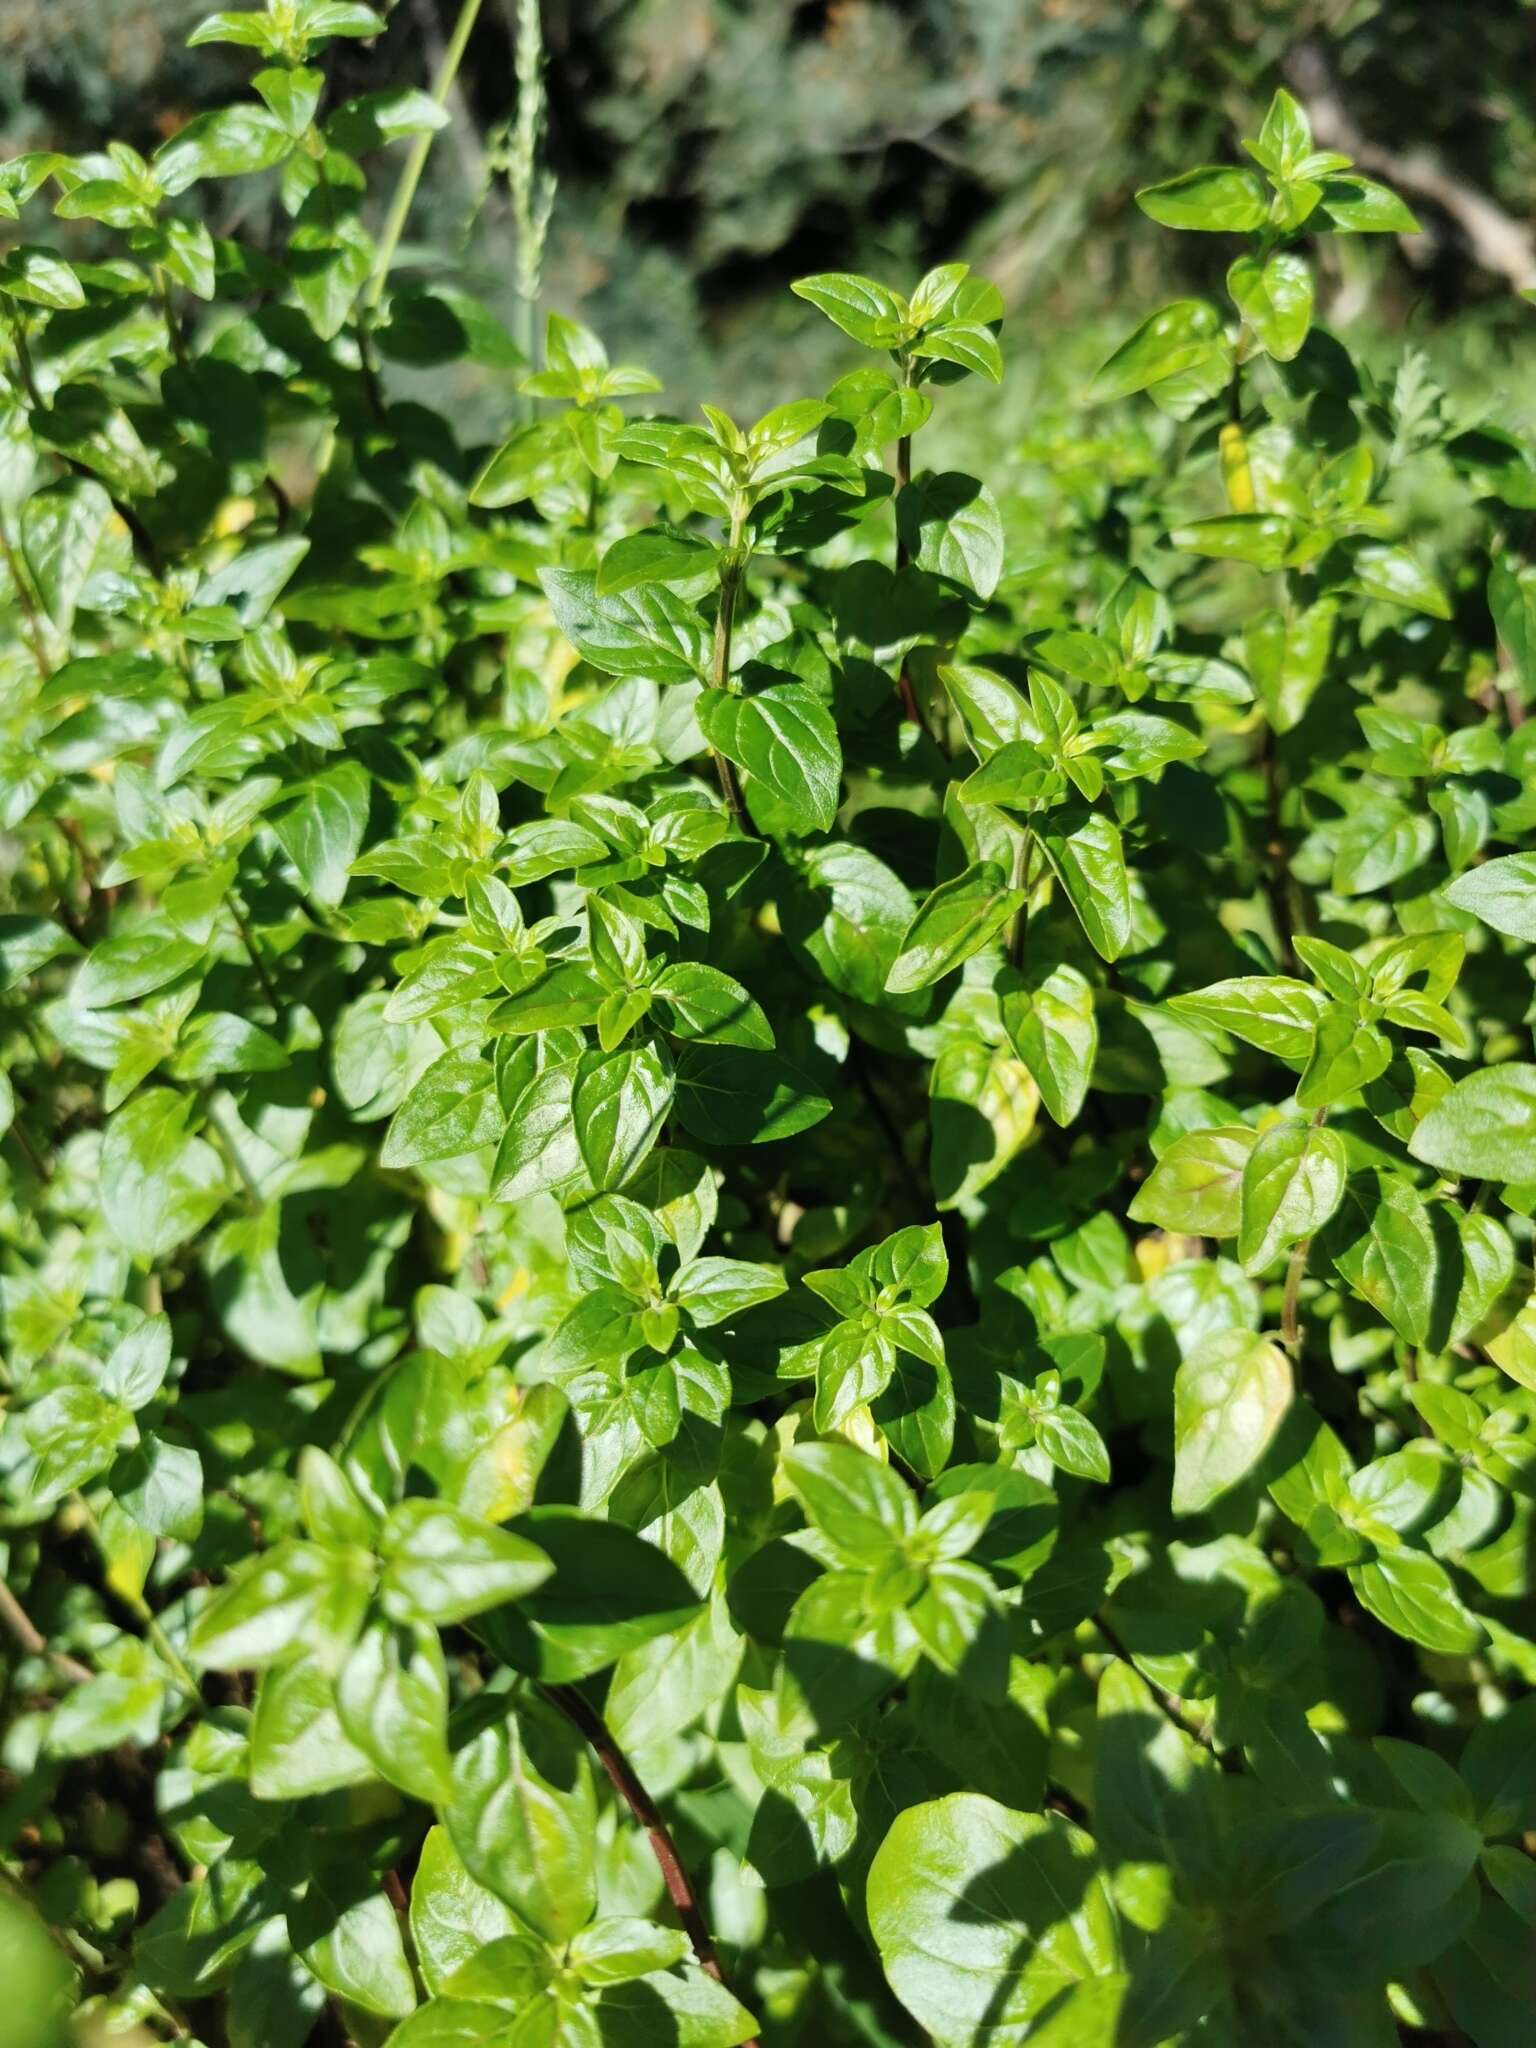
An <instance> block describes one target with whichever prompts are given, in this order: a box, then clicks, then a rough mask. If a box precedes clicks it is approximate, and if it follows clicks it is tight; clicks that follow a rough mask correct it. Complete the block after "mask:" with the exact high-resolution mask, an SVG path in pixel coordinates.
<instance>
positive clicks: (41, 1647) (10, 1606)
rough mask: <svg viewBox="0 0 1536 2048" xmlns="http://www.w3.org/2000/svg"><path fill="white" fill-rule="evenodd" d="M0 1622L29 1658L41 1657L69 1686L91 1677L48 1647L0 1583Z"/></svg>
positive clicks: (75, 1661) (81, 1666)
mask: <svg viewBox="0 0 1536 2048" xmlns="http://www.w3.org/2000/svg"><path fill="white" fill-rule="evenodd" d="M0 1622H4V1624H5V1626H6V1628H7V1629H8V1630H9V1632H10V1634H11V1635H12V1636H13V1637H14V1638H15V1640H16V1642H17V1644H18V1645H19V1646H20V1648H21V1649H22V1650H24V1651H25V1652H26V1654H27V1656H29V1657H41V1658H43V1659H44V1661H45V1662H46V1663H48V1664H50V1665H51V1666H52V1667H53V1669H54V1670H55V1671H56V1672H57V1673H58V1675H59V1677H60V1678H62V1679H64V1680H65V1681H66V1682H67V1683H68V1684H70V1685H84V1684H85V1682H86V1680H87V1679H88V1678H90V1677H91V1676H93V1674H92V1672H91V1671H90V1669H89V1667H88V1666H86V1665H84V1664H82V1663H80V1661H79V1660H78V1658H75V1657H71V1656H69V1655H68V1654H67V1653H66V1652H65V1651H63V1650H53V1649H50V1648H49V1646H48V1638H47V1637H46V1636H45V1635H44V1634H43V1632H42V1630H41V1629H40V1628H39V1627H38V1626H37V1624H36V1623H35V1622H34V1621H33V1619H32V1617H31V1616H30V1615H29V1614H28V1613H27V1611H26V1609H25V1608H24V1607H23V1606H22V1604H21V1602H20V1601H19V1600H18V1599H17V1598H16V1595H15V1594H14V1593H13V1592H12V1591H11V1589H10V1587H9V1586H8V1585H6V1584H5V1582H4V1580H0Z"/></svg>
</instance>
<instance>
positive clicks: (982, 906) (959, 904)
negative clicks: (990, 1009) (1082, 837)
mask: <svg viewBox="0 0 1536 2048" xmlns="http://www.w3.org/2000/svg"><path fill="white" fill-rule="evenodd" d="M1023 901H1024V892H1023V890H1022V889H1016V888H1010V887H1009V886H1008V877H1007V874H1006V872H1005V871H1004V869H1003V868H1001V867H1000V866H999V865H998V863H997V862H996V861H987V860H984V861H976V862H974V863H973V864H972V865H971V866H970V867H968V868H966V869H965V871H964V872H963V873H962V874H958V875H955V876H953V877H952V878H951V879H950V880H949V881H947V882H940V884H939V885H938V887H937V888H936V889H935V890H934V891H933V892H932V894H931V895H929V896H928V897H927V898H926V900H925V901H924V902H923V903H921V904H920V905H919V906H918V909H917V912H916V914H915V915H914V917H913V919H912V922H911V923H910V924H909V925H908V926H907V929H906V931H905V932H904V934H903V935H902V941H901V950H900V952H899V953H898V954H897V956H896V959H895V961H894V963H893V964H892V966H891V969H890V971H889V973H888V974H887V975H886V978H885V985H886V988H887V989H888V990H889V991H890V992H891V993H892V994H893V995H907V994H910V993H911V992H912V991H913V990H914V989H920V988H927V987H928V986H929V985H930V984H931V983H932V982H935V981H939V980H941V979H942V978H943V977H944V976H945V975H946V974H950V973H952V972H953V971H954V969H955V968H957V967H959V966H961V965H963V963H964V962H965V961H967V960H968V959H970V957H971V955H972V954H973V953H978V952H980V950H981V948H982V947H983V946H984V945H986V943H987V941H988V940H989V939H991V938H994V937H995V936H996V935H997V933H998V932H1000V931H1001V930H1002V928H1003V926H1004V925H1005V924H1006V923H1007V922H1008V919H1009V918H1010V917H1011V916H1012V915H1013V913H1014V912H1015V911H1016V910H1017V909H1018V908H1019V906H1020V905H1021V904H1022V903H1023Z"/></svg>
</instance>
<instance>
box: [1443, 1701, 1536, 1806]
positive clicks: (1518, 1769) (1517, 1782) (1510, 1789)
mask: <svg viewBox="0 0 1536 2048" xmlns="http://www.w3.org/2000/svg"><path fill="white" fill-rule="evenodd" d="M1533 1734H1536V1701H1533V1700H1530V1699H1523V1700H1517V1701H1516V1702H1515V1703H1514V1705H1513V1706H1510V1707H1506V1708H1505V1709H1504V1711H1503V1712H1502V1713H1500V1714H1498V1715H1496V1716H1494V1717H1493V1718H1492V1719H1489V1720H1486V1721H1484V1722H1482V1723H1481V1724H1480V1725H1479V1726H1477V1727H1475V1728H1474V1729H1473V1730H1472V1733H1471V1734H1470V1736H1469V1737H1468V1738H1467V1743H1466V1747H1465V1748H1464V1749H1463V1750H1462V1752H1461V1757H1460V1760H1459V1764H1458V1769H1459V1770H1460V1772H1461V1776H1462V1778H1463V1779H1464V1780H1465V1781H1466V1786H1467V1790H1468V1791H1469V1792H1470V1793H1471V1794H1472V1798H1473V1801H1474V1803H1475V1805H1476V1808H1477V1824H1478V1826H1479V1827H1480V1828H1481V1829H1482V1831H1483V1833H1484V1835H1485V1836H1488V1837H1490V1838H1493V1837H1496V1836H1499V1835H1518V1834H1521V1833H1523V1832H1524V1831H1525V1830H1526V1829H1527V1828H1530V1827H1532V1826H1536V1744H1533V1742H1532V1736H1533Z"/></svg>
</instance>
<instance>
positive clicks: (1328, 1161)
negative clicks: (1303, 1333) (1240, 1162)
mask: <svg viewBox="0 0 1536 2048" xmlns="http://www.w3.org/2000/svg"><path fill="white" fill-rule="evenodd" d="M1348 1171H1349V1167H1348V1156H1347V1154H1346V1152H1345V1149H1344V1141H1343V1139H1342V1138H1340V1136H1339V1135H1338V1133H1337V1132H1336V1131H1330V1130H1327V1129H1320V1128H1319V1127H1318V1126H1317V1125H1316V1124H1307V1125H1302V1124H1272V1125H1271V1126H1270V1128H1269V1129H1268V1130H1267V1131H1263V1132H1261V1133H1260V1135H1259V1139H1258V1142H1257V1144H1256V1145H1255V1146H1254V1147H1253V1149H1252V1151H1251V1152H1250V1153H1249V1154H1248V1159H1247V1163H1246V1165H1245V1166H1244V1168H1243V1182H1242V1195H1241V1201H1240V1205H1239V1219H1238V1230H1237V1256H1238V1257H1239V1259H1241V1261H1242V1263H1243V1270H1244V1272H1246V1273H1262V1272H1263V1271H1264V1270H1265V1268H1266V1267H1268V1266H1272V1265H1273V1264H1274V1262H1275V1260H1276V1259H1277V1258H1278V1257H1279V1256H1280V1254H1281V1252H1283V1251H1285V1250H1287V1249H1288V1248H1289V1247H1290V1246H1291V1245H1293V1244H1296V1243H1298V1242H1299V1241H1300V1240H1301V1239H1302V1238H1304V1237H1311V1236H1312V1235H1313V1234H1314V1232H1316V1231H1319V1230H1321V1229H1322V1227H1323V1225H1324V1224H1325V1223H1326V1222H1327V1221H1328V1219H1329V1217H1330V1216H1331V1215H1332V1214H1333V1212H1334V1210H1335V1209H1337V1208H1338V1206H1339V1203H1340V1201H1341V1200H1342V1199H1343V1195H1344V1182H1345V1178H1346V1176H1347V1174H1348Z"/></svg>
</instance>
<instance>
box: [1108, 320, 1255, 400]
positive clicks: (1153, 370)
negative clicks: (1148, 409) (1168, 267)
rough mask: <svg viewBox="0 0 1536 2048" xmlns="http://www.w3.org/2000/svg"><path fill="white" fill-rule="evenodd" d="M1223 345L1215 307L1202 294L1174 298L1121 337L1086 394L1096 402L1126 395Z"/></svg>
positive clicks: (1215, 352) (1175, 373) (1213, 356)
mask: <svg viewBox="0 0 1536 2048" xmlns="http://www.w3.org/2000/svg"><path fill="white" fill-rule="evenodd" d="M1224 348H1225V343H1224V341H1223V339H1222V332H1221V315H1220V314H1219V313H1218V312H1217V310H1216V308H1215V307H1214V306H1213V305H1211V304H1209V303H1208V302H1207V301H1206V300H1204V299H1175V300H1174V302H1173V304H1172V305H1169V306H1164V307H1163V309H1162V311H1161V312H1158V313H1153V314H1152V315H1151V316H1150V317H1149V318H1148V319H1146V320H1143V322H1142V323H1141V325H1140V326H1139V327H1138V328H1137V329H1136V331H1135V333H1134V334H1132V335H1130V336H1129V337H1128V338H1127V339H1126V340H1125V341H1123V342H1121V344H1120V346H1119V347H1118V348H1117V349H1116V350H1115V352H1114V354H1113V355H1112V356H1111V357H1110V358H1109V360H1108V362H1106V363H1105V364H1104V365H1103V366H1102V368H1101V369H1100V370H1099V371H1098V373H1097V375H1096V376H1095V377H1094V380H1093V382H1092V384H1091V385H1090V386H1089V387H1088V397H1089V398H1090V400H1092V401H1094V402H1095V403H1099V404H1102V403H1103V402H1105V401H1106V400H1108V399H1112V398H1129V397H1130V396H1131V394H1132V393H1133V392H1136V391H1145V390H1146V389H1147V387H1148V385H1150V384H1157V383H1160V382H1161V381H1162V379H1163V378H1165V377H1177V376H1179V375H1180V374H1181V373H1182V372H1184V371H1186V370H1192V369H1195V368H1197V367H1198V366H1199V365H1200V364H1202V363H1208V362H1211V361H1213V360H1215V359H1216V358H1217V357H1219V356H1220V355H1221V354H1222V352H1223V350H1224Z"/></svg>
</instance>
